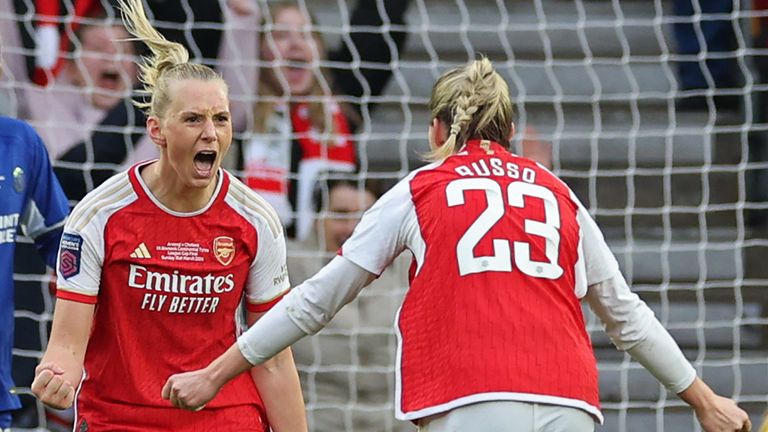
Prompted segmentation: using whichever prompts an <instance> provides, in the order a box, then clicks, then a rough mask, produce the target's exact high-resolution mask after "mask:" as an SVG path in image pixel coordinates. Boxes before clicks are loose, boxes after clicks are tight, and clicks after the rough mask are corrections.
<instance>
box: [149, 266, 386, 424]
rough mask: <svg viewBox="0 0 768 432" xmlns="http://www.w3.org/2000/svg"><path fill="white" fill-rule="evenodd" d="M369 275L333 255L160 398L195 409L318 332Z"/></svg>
mask: <svg viewBox="0 0 768 432" xmlns="http://www.w3.org/2000/svg"><path fill="white" fill-rule="evenodd" d="M373 279H375V275H374V274H372V273H370V272H368V271H366V270H364V269H363V268H362V267H359V266H357V265H355V264H353V263H352V262H351V261H349V260H347V259H346V258H344V257H339V256H337V257H336V258H334V259H333V260H332V261H331V262H330V263H328V265H326V266H325V267H323V268H322V269H321V270H320V272H318V273H317V274H316V275H315V276H313V277H312V278H310V279H309V280H307V281H306V282H304V283H303V284H301V285H299V286H298V287H296V288H294V289H293V290H291V292H289V293H288V294H287V295H286V296H285V297H284V298H283V299H282V300H281V301H280V302H278V303H277V304H276V305H275V306H274V307H273V308H272V309H270V310H269V312H267V313H266V314H264V316H262V317H261V318H259V319H258V320H257V321H256V322H255V323H254V324H253V325H252V326H251V327H250V328H249V329H248V331H246V332H245V333H244V334H243V335H241V336H240V338H238V340H237V342H236V343H235V344H233V345H232V346H231V347H230V348H229V349H228V350H227V351H226V352H225V353H224V354H222V355H221V356H219V357H218V358H217V359H216V360H214V361H213V362H211V363H210V364H209V365H208V366H207V367H206V368H205V369H200V370H197V371H193V372H187V373H182V374H177V375H173V376H171V377H170V378H169V379H168V381H167V382H166V384H165V387H163V398H165V399H169V400H170V401H171V403H172V404H173V405H174V406H177V407H179V408H184V409H191V410H195V409H199V408H200V407H202V406H204V405H205V404H206V403H208V401H210V400H211V399H213V397H214V396H215V395H216V393H218V391H219V389H220V388H221V387H222V386H223V385H224V384H226V383H227V382H229V381H230V380H231V379H233V378H234V377H236V376H238V375H240V374H241V373H243V372H245V371H247V370H249V369H251V368H252V367H254V366H257V365H260V364H264V363H265V362H267V360H269V359H271V358H272V357H274V356H276V355H278V354H279V353H283V352H285V350H286V348H287V347H289V346H290V345H292V344H293V343H294V342H296V341H298V340H299V339H301V338H303V337H304V336H307V335H309V334H314V333H316V332H317V331H319V330H320V329H321V328H323V326H325V324H327V323H328V322H329V321H330V320H331V318H333V316H334V315H335V314H336V312H337V311H338V310H340V309H341V308H342V307H343V306H344V305H345V304H347V303H349V302H350V301H352V299H354V298H355V297H356V296H357V294H358V293H359V292H360V290H361V289H362V288H363V287H364V286H366V285H368V284H369V283H370V282H371V281H372V280H373ZM260 390H261V389H260ZM278 391H281V390H278ZM262 397H264V393H262ZM265 403H266V400H265ZM267 410H269V407H267ZM270 419H271V417H270Z"/></svg>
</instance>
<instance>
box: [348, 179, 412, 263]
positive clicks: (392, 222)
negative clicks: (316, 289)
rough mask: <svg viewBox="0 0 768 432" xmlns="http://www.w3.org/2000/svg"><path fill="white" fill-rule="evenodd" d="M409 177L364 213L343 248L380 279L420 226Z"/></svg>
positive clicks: (354, 261) (351, 257) (353, 259)
mask: <svg viewBox="0 0 768 432" xmlns="http://www.w3.org/2000/svg"><path fill="white" fill-rule="evenodd" d="M410 178H411V176H408V177H406V178H405V179H403V180H401V181H400V182H399V183H398V184H397V185H395V187H393V188H392V189H390V190H389V191H388V192H387V193H385V194H384V195H383V196H382V197H381V198H379V200H378V201H376V203H375V204H374V205H373V206H372V207H371V208H370V209H368V211H366V212H365V214H363V217H362V219H361V220H360V223H359V224H358V225H357V227H355V231H354V232H353V233H352V236H351V237H350V238H349V239H348V240H347V241H346V242H344V244H343V245H342V247H341V255H342V256H344V257H345V258H347V259H349V260H350V261H352V262H353V263H355V264H357V265H358V266H360V267H362V268H364V269H365V270H367V271H368V272H370V273H373V274H375V275H377V276H378V275H380V274H381V273H382V272H384V269H386V268H387V266H389V264H390V263H391V262H392V260H394V259H395V258H396V257H397V256H398V255H399V254H400V253H401V252H402V251H403V249H405V246H406V245H407V244H408V243H409V241H408V238H409V236H411V235H413V232H412V231H414V230H413V227H414V226H418V224H416V223H415V222H416V221H415V219H416V215H415V212H414V207H413V200H412V199H411V192H410V184H409V181H410Z"/></svg>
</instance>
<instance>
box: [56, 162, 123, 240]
mask: <svg viewBox="0 0 768 432" xmlns="http://www.w3.org/2000/svg"><path fill="white" fill-rule="evenodd" d="M137 198H138V195H137V194H136V191H135V190H134V189H133V185H132V184H131V181H130V178H129V175H128V172H127V171H123V172H121V173H118V174H115V175H114V176H112V177H110V178H109V179H108V180H107V181H105V182H104V183H102V184H101V185H99V186H98V187H96V188H95V189H94V190H92V191H91V192H89V193H88V194H87V195H85V197H83V199H82V200H80V202H79V203H77V205H76V206H75V208H74V209H73V210H72V214H71V215H70V217H69V219H68V221H67V228H68V229H72V230H75V231H82V230H84V229H85V228H86V227H88V226H91V225H93V223H94V221H101V222H103V223H105V222H106V219H108V217H109V216H110V215H112V214H114V213H115V212H116V211H118V210H120V209H121V208H123V207H126V206H127V205H128V204H130V203H132V202H133V201H135V200H136V199H137Z"/></svg>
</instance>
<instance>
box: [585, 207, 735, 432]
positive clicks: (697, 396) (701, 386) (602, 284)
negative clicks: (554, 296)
mask: <svg viewBox="0 0 768 432" xmlns="http://www.w3.org/2000/svg"><path fill="white" fill-rule="evenodd" d="M579 225H580V227H581V230H582V250H581V254H582V256H583V257H584V259H585V261H586V265H585V273H586V279H587V283H589V287H588V289H587V293H586V300H587V302H588V303H589V306H590V308H591V309H592V310H593V311H594V312H595V315H597V317H598V318H599V319H600V321H602V323H603V326H604V328H605V331H606V333H607V334H608V336H610V338H611V341H612V342H613V343H614V345H616V347H617V348H619V349H620V350H622V351H626V352H627V353H629V355H631V356H632V358H633V359H635V360H637V361H638V362H639V363H640V364H642V365H643V367H645V368H646V369H647V370H648V371H649V372H650V373H651V374H652V375H653V376H654V377H656V379H657V380H659V382H661V383H662V384H663V385H664V386H665V387H667V389H669V390H670V391H672V392H674V393H676V394H677V395H678V396H679V397H680V398H681V399H682V400H684V401H685V402H687V403H688V404H689V405H690V406H691V407H692V408H693V409H694V410H695V411H696V415H697V417H698V418H699V422H701V425H702V427H703V429H704V430H705V431H707V432H711V431H740V430H742V427H743V428H744V429H743V430H749V428H750V424H749V418H748V417H747V414H746V413H745V412H744V411H742V410H741V409H739V408H738V407H737V406H736V404H735V403H734V402H733V401H732V400H730V399H727V398H723V397H721V396H718V395H716V394H715V393H714V392H713V391H712V390H711V389H710V388H709V387H708V386H707V385H706V384H705V383H704V381H702V380H701V379H699V378H698V377H697V376H696V371H695V370H694V369H693V366H691V364H690V363H689V362H688V360H687V359H686V358H685V356H684V355H683V353H682V351H681V350H680V347H678V346H677V343H676V342H675V341H674V339H672V336H671V335H670V334H669V332H668V331H667V330H666V329H665V328H664V326H662V325H661V323H660V322H659V320H658V319H656V316H655V315H654V314H653V311H651V309H650V308H649V307H648V305H647V304H645V302H644V301H642V300H641V299H640V297H638V296H637V294H635V293H633V292H632V291H631V290H630V289H629V286H628V285H627V282H626V281H625V280H624V277H623V276H622V275H621V273H620V272H619V270H618V264H617V263H616V260H615V258H614V257H613V255H612V254H611V252H610V249H609V248H608V245H607V244H606V243H605V240H604V239H603V236H602V233H600V230H599V228H598V227H597V225H596V224H595V222H594V221H593V220H592V218H591V217H589V215H588V214H587V213H586V210H584V209H583V207H582V208H580V209H579Z"/></svg>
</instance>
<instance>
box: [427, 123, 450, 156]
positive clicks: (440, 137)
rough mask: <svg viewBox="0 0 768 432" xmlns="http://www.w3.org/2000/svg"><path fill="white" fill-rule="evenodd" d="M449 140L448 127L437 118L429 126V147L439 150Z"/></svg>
mask: <svg viewBox="0 0 768 432" xmlns="http://www.w3.org/2000/svg"><path fill="white" fill-rule="evenodd" d="M447 139H448V126H447V125H446V124H445V123H443V122H442V121H440V120H439V119H438V118H437V117H435V118H433V119H432V123H430V124H429V145H430V146H432V148H433V149H434V148H438V147H440V146H441V145H443V144H445V141H446V140H447Z"/></svg>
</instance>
